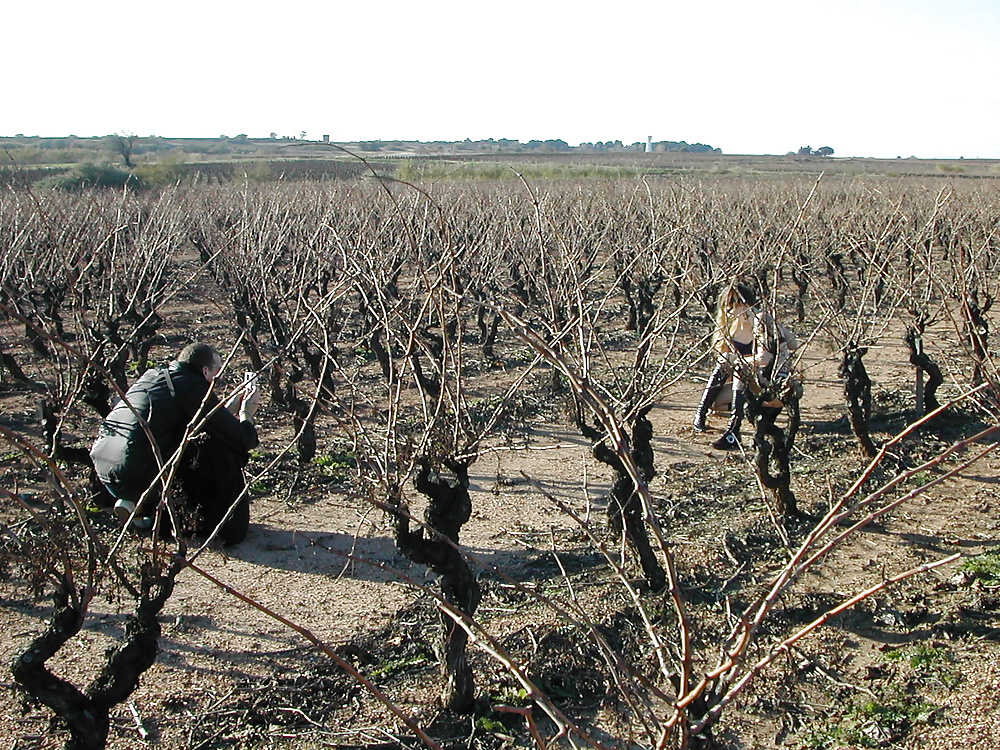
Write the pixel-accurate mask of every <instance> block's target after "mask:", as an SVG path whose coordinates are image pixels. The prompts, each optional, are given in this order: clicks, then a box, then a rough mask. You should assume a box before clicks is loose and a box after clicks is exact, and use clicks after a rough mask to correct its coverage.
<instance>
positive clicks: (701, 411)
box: [693, 364, 729, 432]
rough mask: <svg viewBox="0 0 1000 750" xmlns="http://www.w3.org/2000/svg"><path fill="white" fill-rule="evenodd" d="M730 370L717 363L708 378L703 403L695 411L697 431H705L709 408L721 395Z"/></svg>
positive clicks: (702, 396)
mask: <svg viewBox="0 0 1000 750" xmlns="http://www.w3.org/2000/svg"><path fill="white" fill-rule="evenodd" d="M728 377H729V371H728V370H727V369H726V368H725V367H724V366H723V365H721V364H719V365H716V366H715V369H714V370H712V374H711V375H710V376H709V378H708V384H707V385H706V386H705V392H704V393H702V394H701V403H700V404H698V411H696V412H695V415H694V422H693V427H694V429H695V432H704V431H705V419H706V418H707V417H708V410H709V409H711V408H712V404H714V403H715V399H717V398H718V397H719V392H720V391H721V390H722V388H723V386H724V385H725V384H726V378H728Z"/></svg>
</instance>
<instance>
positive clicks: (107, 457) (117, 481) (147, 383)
mask: <svg viewBox="0 0 1000 750" xmlns="http://www.w3.org/2000/svg"><path fill="white" fill-rule="evenodd" d="M210 386H211V384H210V383H209V382H208V381H207V380H206V379H205V377H204V376H203V375H202V374H201V373H200V372H195V371H194V369H193V368H191V367H189V366H188V365H187V364H184V363H181V362H171V363H170V365H168V366H167V367H159V368H155V369H152V370H147V371H146V372H145V373H144V374H143V376H142V377H141V378H139V379H138V380H137V381H136V382H135V384H134V385H133V386H132V387H131V388H129V389H128V393H126V394H125V398H126V399H128V402H129V403H130V404H131V405H132V408H133V409H135V412H137V413H138V415H139V416H141V417H142V418H143V419H144V420H145V421H146V422H147V423H148V425H149V429H150V432H152V434H153V438H154V439H155V440H156V444H157V445H158V446H159V449H160V456H161V457H162V459H163V460H164V461H167V460H169V459H170V457H171V456H172V455H173V453H174V452H175V451H176V450H177V448H178V446H179V445H180V443H181V440H182V439H183V437H184V431H185V429H187V425H188V423H189V422H190V421H191V419H192V417H194V415H195V413H196V412H198V410H199V407H201V406H202V402H204V408H202V409H201V412H200V415H204V414H209V413H210V416H209V417H208V420H207V422H206V423H205V426H204V427H203V431H204V432H206V433H208V434H209V435H210V436H211V437H212V439H213V440H216V441H218V443H219V444H220V445H221V446H223V447H224V448H225V449H227V450H230V451H232V452H233V453H234V454H235V455H236V456H237V457H239V458H240V459H241V460H240V465H242V464H243V463H245V462H246V458H247V453H248V452H249V451H250V449H251V448H253V447H255V446H256V445H257V431H256V430H255V429H254V426H253V424H251V423H250V422H246V421H244V422H241V421H240V420H238V419H237V418H236V417H234V416H233V415H232V414H231V413H230V412H229V410H228V409H226V408H225V407H223V406H219V399H218V398H217V397H216V396H215V394H214V393H212V394H209V395H208V398H206V397H205V394H206V393H208V390H209V388H210ZM216 407H218V408H216ZM199 419H200V416H199ZM90 456H91V458H92V459H93V460H94V468H95V469H96V470H97V476H98V477H100V480H101V482H103V483H104V484H105V485H106V486H107V487H108V489H110V490H111V491H112V493H113V494H114V495H115V496H117V497H119V498H124V499H127V500H132V501H136V500H138V499H139V497H140V496H141V495H142V493H143V492H145V491H146V489H147V488H148V487H149V486H150V484H152V482H153V480H154V479H155V478H156V475H157V472H158V468H157V464H156V458H155V456H154V454H153V449H152V447H151V446H150V443H149V437H148V436H147V435H146V431H145V430H144V429H143V428H142V426H141V423H140V422H139V420H138V419H137V417H136V413H134V412H133V411H132V409H130V408H129V406H128V404H126V403H125V402H124V401H121V400H119V401H118V403H116V404H115V406H114V407H113V408H112V410H111V413H110V414H108V416H107V417H106V418H105V419H104V422H103V423H102V424H101V428H100V431H99V433H98V436H97V441H96V442H95V443H94V446H93V448H91V450H90Z"/></svg>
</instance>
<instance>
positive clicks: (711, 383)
mask: <svg viewBox="0 0 1000 750" xmlns="http://www.w3.org/2000/svg"><path fill="white" fill-rule="evenodd" d="M756 304H757V295H755V294H754V292H753V290H752V289H750V288H749V287H747V286H744V285H743V284H733V285H731V286H729V287H727V288H726V289H725V290H723V292H722V294H721V295H720V296H719V303H718V305H717V308H716V314H715V332H714V334H713V336H712V348H713V349H714V350H715V351H716V352H718V359H717V360H716V365H715V369H714V370H713V371H712V375H711V376H710V377H709V379H708V384H707V385H706V386H705V392H704V393H703V394H702V397H701V403H700V404H699V405H698V410H697V412H696V413H695V417H694V429H695V430H696V431H698V432H704V430H705V418H706V417H707V416H708V410H709V409H710V408H711V407H712V405H713V404H714V403H715V401H716V399H717V398H718V397H719V394H720V393H721V392H722V389H723V388H724V387H725V385H726V382H727V381H728V380H729V378H730V377H732V379H733V401H732V407H731V409H730V415H729V423H728V424H727V425H726V429H725V431H724V432H723V433H722V436H721V437H720V438H719V439H718V440H716V441H715V442H714V443H713V444H712V447H713V448H716V449H718V450H735V449H736V448H738V447H739V440H740V425H741V424H742V423H743V409H744V406H745V404H746V395H745V393H744V388H745V386H746V382H747V380H748V379H751V380H753V381H754V382H753V385H755V386H756V385H764V384H765V383H768V382H770V381H772V380H774V379H777V378H782V377H787V375H788V368H789V365H790V363H791V362H790V360H791V352H792V351H793V350H794V349H795V348H797V346H798V342H797V340H796V339H795V334H793V333H792V332H791V331H789V330H788V329H787V328H785V327H784V326H782V325H781V324H779V323H777V322H776V321H775V320H774V318H773V317H772V316H770V315H768V314H766V313H762V312H760V311H759V310H757V309H756ZM755 392H756V391H755Z"/></svg>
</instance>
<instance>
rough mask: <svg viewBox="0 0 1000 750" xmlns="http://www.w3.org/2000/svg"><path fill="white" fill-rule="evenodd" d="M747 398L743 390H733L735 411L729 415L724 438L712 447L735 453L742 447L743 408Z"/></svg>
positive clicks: (723, 434)
mask: <svg viewBox="0 0 1000 750" xmlns="http://www.w3.org/2000/svg"><path fill="white" fill-rule="evenodd" d="M745 403H746V396H744V395H743V389H742V388H740V389H739V390H735V389H734V390H733V409H732V412H731V413H730V415H729V424H727V425H726V431H725V432H723V433H722V437H720V438H719V439H718V440H716V441H715V442H714V443H712V447H713V448H715V449H716V450H720V451H734V450H736V449H737V448H739V447H740V425H741V424H742V423H743V406H744V404H745Z"/></svg>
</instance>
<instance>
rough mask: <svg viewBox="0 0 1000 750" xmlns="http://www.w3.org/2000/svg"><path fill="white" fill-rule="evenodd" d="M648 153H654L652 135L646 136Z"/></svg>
mask: <svg viewBox="0 0 1000 750" xmlns="http://www.w3.org/2000/svg"><path fill="white" fill-rule="evenodd" d="M646 153H647V154H651V153H653V136H651V135H647V136H646Z"/></svg>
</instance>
